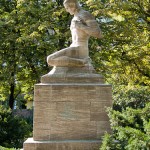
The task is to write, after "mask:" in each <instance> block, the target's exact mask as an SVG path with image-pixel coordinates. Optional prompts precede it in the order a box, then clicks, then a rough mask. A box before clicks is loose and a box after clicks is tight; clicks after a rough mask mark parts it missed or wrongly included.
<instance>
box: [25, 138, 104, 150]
mask: <svg viewBox="0 0 150 150" xmlns="http://www.w3.org/2000/svg"><path fill="white" fill-rule="evenodd" d="M100 143H101V141H100V140H64V141H44V142H43V141H35V140H33V139H32V138H29V139H28V140H27V141H25V142H24V145H23V147H24V150H98V149H99V145H100Z"/></svg>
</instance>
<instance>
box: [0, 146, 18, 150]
mask: <svg viewBox="0 0 150 150" xmlns="http://www.w3.org/2000/svg"><path fill="white" fill-rule="evenodd" d="M0 150H16V149H14V148H5V147H2V146H0ZM18 150H19V149H18Z"/></svg>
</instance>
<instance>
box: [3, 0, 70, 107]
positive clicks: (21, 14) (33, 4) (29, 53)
mask: <svg viewBox="0 0 150 150" xmlns="http://www.w3.org/2000/svg"><path fill="white" fill-rule="evenodd" d="M1 6H2V7H1V8H0V11H1V19H0V29H1V31H2V32H1V35H0V36H1V37H2V38H1V40H0V45H1V48H0V53H1V55H0V57H1V59H0V61H1V64H2V65H1V68H0V71H1V75H0V78H1V81H2V82H1V83H0V84H1V88H0V91H1V95H0V99H1V100H3V101H6V100H7V101H8V105H9V106H10V108H11V109H13V107H14V101H15V100H16V99H17V97H18V96H19V95H24V99H28V100H30V99H33V85H34V84H35V83H38V82H40V76H42V75H43V74H46V73H47V72H48V70H49V69H48V66H47V63H46V56H47V55H49V54H50V53H52V52H53V51H54V50H59V49H62V48H63V47H65V46H66V45H67V44H68V42H69V40H68V41H67V40H66V39H67V37H68V35H69V32H68V30H67V29H66V27H67V26H68V25H67V21H64V20H67V19H68V15H67V13H66V12H65V11H64V8H63V7H62V2H61V1H57V3H56V2H55V1H53V2H49V1H48V0H43V1H29V0H27V1H19V0H13V1H6V0H3V1H1ZM68 27H69V26H68Z"/></svg>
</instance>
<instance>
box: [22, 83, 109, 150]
mask: <svg viewBox="0 0 150 150" xmlns="http://www.w3.org/2000/svg"><path fill="white" fill-rule="evenodd" d="M88 81H89V80H88ZM34 94H35V95H34V128H33V140H30V142H29V140H28V141H26V142H25V143H24V150H63V149H65V148H63V147H66V149H65V150H67V149H68V150H93V148H95V149H97V150H98V149H99V146H100V139H101V137H102V136H103V135H104V132H106V131H107V132H109V131H110V125H109V120H108V116H107V113H106V107H108V106H111V103H112V93H111V86H110V85H106V84H103V83H47V84H46V83H41V84H36V85H35V90H34ZM30 146H31V147H32V148H29V147H30ZM42 147H43V148H42Z"/></svg>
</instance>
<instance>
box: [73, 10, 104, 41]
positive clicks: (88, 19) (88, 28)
mask: <svg viewBox="0 0 150 150" xmlns="http://www.w3.org/2000/svg"><path fill="white" fill-rule="evenodd" d="M79 18H80V19H79V21H76V23H75V24H76V28H79V29H80V30H82V31H84V32H86V33H87V34H89V35H90V36H93V37H96V38H102V33H101V30H100V27H99V25H98V23H97V21H96V20H95V19H94V17H93V16H92V15H91V14H89V13H88V12H86V13H84V14H83V16H80V17H79Z"/></svg>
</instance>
